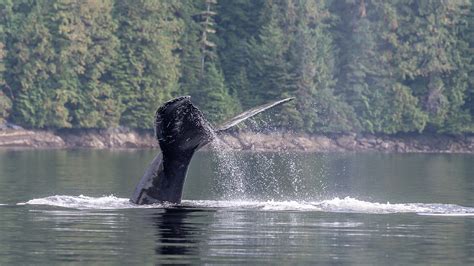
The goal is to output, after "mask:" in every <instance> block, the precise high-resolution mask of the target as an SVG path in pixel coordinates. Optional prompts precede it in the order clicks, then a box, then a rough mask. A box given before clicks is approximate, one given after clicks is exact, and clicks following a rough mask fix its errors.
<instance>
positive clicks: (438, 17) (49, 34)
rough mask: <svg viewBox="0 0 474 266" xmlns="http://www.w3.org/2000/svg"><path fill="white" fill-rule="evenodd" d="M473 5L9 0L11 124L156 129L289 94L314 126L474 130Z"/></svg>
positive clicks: (2, 72)
mask: <svg viewBox="0 0 474 266" xmlns="http://www.w3.org/2000/svg"><path fill="white" fill-rule="evenodd" d="M473 10H474V5H473V4H472V2H471V1H469V0H453V1H442V0H417V1H414V0H394V1H380V0H340V1H339V0H337V1H336V0H334V1H330V0H327V1H324V0H261V1H255V0H225V1H224V0H219V1H217V0H183V1H169V0H41V1H32V0H0V123H1V122H2V121H5V120H7V121H9V122H11V123H14V124H18V125H21V126H24V127H28V128H108V127H117V126H119V125H122V126H126V127H130V128H151V127H152V125H153V122H152V121H153V114H154V111H155V109H156V108H157V106H159V105H160V104H161V103H162V102H164V101H166V100H168V99H170V98H172V97H174V96H177V95H183V94H189V95H191V96H192V97H193V99H194V102H196V103H197V105H198V106H199V107H200V108H201V109H202V110H203V111H204V112H205V113H207V115H208V116H209V117H210V119H211V120H213V121H214V122H216V121H220V120H223V119H225V118H228V117H229V116H231V115H232V114H235V113H237V112H238V111H240V110H244V109H246V108H249V107H252V106H255V105H258V104H262V103H265V102H267V101H270V100H274V99H279V98H282V97H288V96H294V97H296V101H294V102H293V103H292V104H288V105H286V106H285V107H284V110H282V111H281V112H278V116H277V117H276V118H275V121H273V122H274V124H276V125H277V126H278V127H279V128H281V129H283V130H286V129H291V130H295V131H304V132H308V133H313V132H318V133H337V132H370V133H385V134H395V133H399V132H434V133H466V132H474V119H473V117H474V75H473V58H474V52H473V51H474V50H473V46H474V20H473V18H474V12H473Z"/></svg>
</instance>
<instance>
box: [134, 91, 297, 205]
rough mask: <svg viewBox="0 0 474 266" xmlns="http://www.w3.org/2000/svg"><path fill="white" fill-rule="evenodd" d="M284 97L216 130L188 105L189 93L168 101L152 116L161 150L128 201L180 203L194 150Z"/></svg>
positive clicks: (286, 100) (232, 120)
mask: <svg viewBox="0 0 474 266" xmlns="http://www.w3.org/2000/svg"><path fill="white" fill-rule="evenodd" d="M292 99H293V98H286V99H282V100H279V101H274V102H271V103H267V104H264V105H261V106H258V107H255V108H252V109H250V110H247V111H245V112H243V113H241V114H239V115H237V116H235V117H233V118H231V119H229V120H227V121H226V122H224V123H223V124H221V125H220V126H218V127H217V128H216V129H214V128H213V127H212V125H211V124H210V123H209V122H208V121H207V120H206V119H205V118H204V115H203V114H202V112H201V111H200V110H199V109H198V108H197V107H196V106H194V105H193V104H192V102H191V97H190V96H182V97H178V98H175V99H173V100H170V101H168V102H166V103H165V104H163V105H162V106H161V107H159V108H158V110H157V111H156V115H155V135H156V138H157V140H158V143H159V145H160V149H161V153H159V154H158V155H157V156H156V157H155V159H153V161H152V162H151V164H150V165H149V166H148V168H147V170H146V171H145V174H144V175H143V177H142V178H141V180H140V182H139V183H138V185H137V187H136V188H135V191H134V193H133V195H132V197H131V198H130V201H131V202H133V203H136V204H152V203H163V202H170V203H180V202H181V196H182V192H183V186H184V181H185V178H186V172H187V169H188V166H189V163H190V162H191V158H192V156H193V155H194V152H196V151H197V150H198V149H200V148H201V147H203V146H204V145H206V144H208V143H209V142H211V141H212V140H213V139H214V138H215V137H216V135H217V134H219V133H223V132H225V131H227V130H229V129H230V128H232V127H234V126H236V125H237V124H239V123H241V122H243V121H244V120H246V119H248V118H250V117H252V116H255V115H257V114H259V113H261V112H263V111H265V110H267V109H269V108H272V107H274V106H277V105H280V104H283V103H285V102H288V101H291V100H292Z"/></svg>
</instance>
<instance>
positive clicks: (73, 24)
mask: <svg viewBox="0 0 474 266" xmlns="http://www.w3.org/2000/svg"><path fill="white" fill-rule="evenodd" d="M112 3H113V2H112V1H110V0H108V1H100V2H96V1H86V2H83V1H73V0H58V1H57V2H56V3H55V4H54V11H55V12H54V16H53V18H52V22H53V23H54V24H53V25H54V26H53V29H54V43H55V45H54V46H55V48H56V54H57V59H56V60H57V61H56V65H57V73H56V75H55V76H54V78H55V80H56V82H57V88H56V95H57V98H56V99H57V101H56V104H58V105H60V106H61V107H63V106H65V107H66V108H67V110H68V111H69V117H68V119H67V120H68V122H69V123H70V124H71V126H73V127H81V128H95V127H99V128H103V127H110V126H117V125H118V120H119V117H120V111H121V109H120V103H119V99H118V95H117V93H116V92H115V91H114V89H113V86H112V84H110V75H111V73H110V72H111V67H112V63H113V62H114V60H116V57H117V51H116V50H117V47H118V39H117V38H116V37H115V36H114V34H115V29H116V24H115V22H114V21H113V20H112Z"/></svg>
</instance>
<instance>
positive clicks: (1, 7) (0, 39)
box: [0, 2, 12, 124]
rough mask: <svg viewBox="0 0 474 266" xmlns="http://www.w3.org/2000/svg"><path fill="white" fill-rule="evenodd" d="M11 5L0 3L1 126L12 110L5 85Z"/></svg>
mask: <svg viewBox="0 0 474 266" xmlns="http://www.w3.org/2000/svg"><path fill="white" fill-rule="evenodd" d="M7 5H10V6H11V3H2V2H0V15H3V16H2V18H3V19H0V124H2V123H4V122H5V120H6V119H7V117H8V115H9V112H10V108H11V105H12V103H11V99H10V97H9V96H8V93H5V92H6V91H8V89H7V88H6V83H5V70H6V68H5V59H6V52H7V51H6V49H5V37H6V36H5V27H6V22H7V21H6V19H5V17H6V15H7V14H6V13H7V12H8V8H9V6H7Z"/></svg>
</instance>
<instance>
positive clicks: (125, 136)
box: [0, 129, 474, 153]
mask: <svg viewBox="0 0 474 266" xmlns="http://www.w3.org/2000/svg"><path fill="white" fill-rule="evenodd" d="M221 140H222V141H223V142H224V143H225V144H227V146H229V147H231V148H233V149H236V150H255V151H279V150H287V151H306V152H347V151H350V152H366V151H368V152H370V151H379V152H399V153H417V152H418V153H419V152H423V153H431V152H433V153H474V136H472V135H471V136H448V135H399V136H389V135H366V134H363V135H360V134H340V135H307V134H300V133H268V134H263V133H253V132H240V133H232V134H227V135H224V136H222V137H221ZM0 148H53V149H54V148H57V149H63V148H94V149H128V148H136V149H142V148H158V144H157V142H156V140H155V138H154V136H153V132H152V131H135V130H125V129H81V130H55V131H53V130H24V129H3V130H0Z"/></svg>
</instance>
